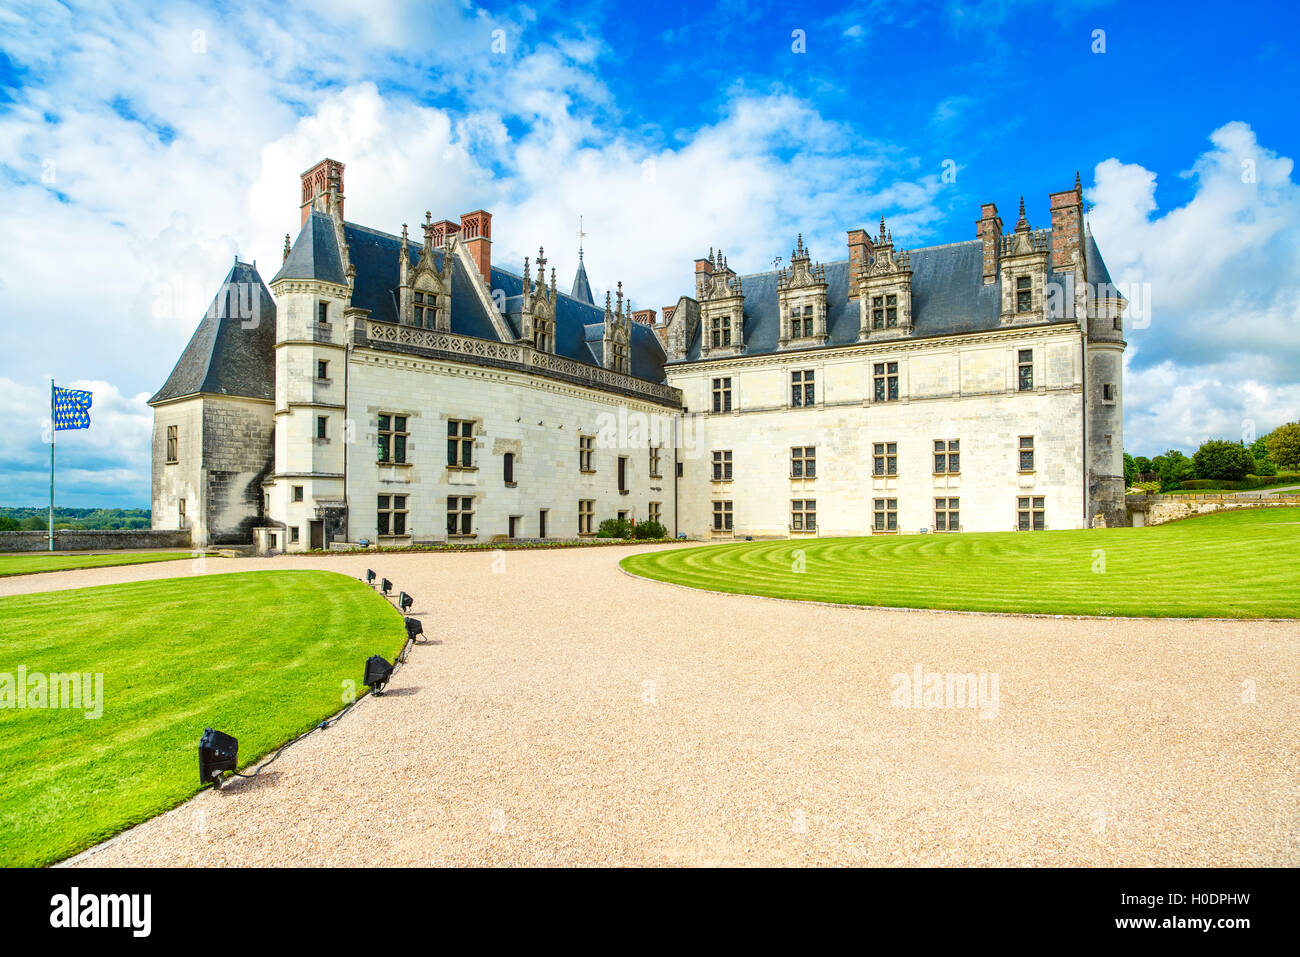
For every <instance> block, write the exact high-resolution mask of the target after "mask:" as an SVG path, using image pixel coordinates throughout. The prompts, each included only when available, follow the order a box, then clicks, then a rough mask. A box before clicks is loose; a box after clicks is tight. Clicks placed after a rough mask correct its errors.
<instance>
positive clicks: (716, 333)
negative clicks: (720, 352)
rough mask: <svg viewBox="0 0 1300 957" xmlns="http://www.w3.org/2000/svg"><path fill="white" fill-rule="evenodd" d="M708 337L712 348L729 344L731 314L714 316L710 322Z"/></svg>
mask: <svg viewBox="0 0 1300 957" xmlns="http://www.w3.org/2000/svg"><path fill="white" fill-rule="evenodd" d="M709 328H710V332H709V338H710V341H711V342H712V343H713V348H715V349H717V348H719V347H720V346H729V345H731V316H730V315H726V316H714V317H713V320H712V322H711V324H710V327H709Z"/></svg>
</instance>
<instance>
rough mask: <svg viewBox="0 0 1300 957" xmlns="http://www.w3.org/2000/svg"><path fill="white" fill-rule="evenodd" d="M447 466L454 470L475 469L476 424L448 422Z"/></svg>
mask: <svg viewBox="0 0 1300 957" xmlns="http://www.w3.org/2000/svg"><path fill="white" fill-rule="evenodd" d="M447 464H448V465H449V466H451V467H452V468H462V469H468V468H473V467H474V423H473V422H470V421H467V420H465V419H448V420H447Z"/></svg>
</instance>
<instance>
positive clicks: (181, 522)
mask: <svg viewBox="0 0 1300 957" xmlns="http://www.w3.org/2000/svg"><path fill="white" fill-rule="evenodd" d="M176 527H177V528H188V527H189V526H188V525H186V524H185V499H183V498H178V499H177V500H176Z"/></svg>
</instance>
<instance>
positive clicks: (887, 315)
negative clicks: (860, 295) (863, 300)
mask: <svg viewBox="0 0 1300 957" xmlns="http://www.w3.org/2000/svg"><path fill="white" fill-rule="evenodd" d="M897 325H898V296H897V295H896V294H894V293H890V294H889V295H885V296H872V297H871V328H872V329H893V328H894V327H895V326H897Z"/></svg>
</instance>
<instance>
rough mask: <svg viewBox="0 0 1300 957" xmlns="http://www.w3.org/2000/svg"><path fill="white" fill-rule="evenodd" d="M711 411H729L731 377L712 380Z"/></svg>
mask: <svg viewBox="0 0 1300 957" xmlns="http://www.w3.org/2000/svg"><path fill="white" fill-rule="evenodd" d="M713 411H714V412H730V411H731V378H730V377H727V378H724V379H714V380H713Z"/></svg>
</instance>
